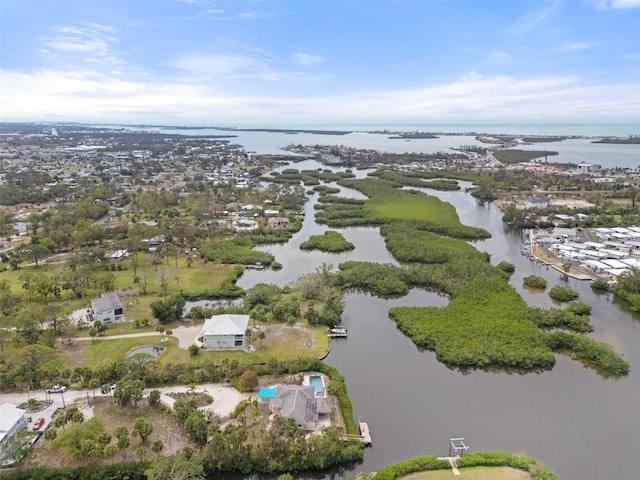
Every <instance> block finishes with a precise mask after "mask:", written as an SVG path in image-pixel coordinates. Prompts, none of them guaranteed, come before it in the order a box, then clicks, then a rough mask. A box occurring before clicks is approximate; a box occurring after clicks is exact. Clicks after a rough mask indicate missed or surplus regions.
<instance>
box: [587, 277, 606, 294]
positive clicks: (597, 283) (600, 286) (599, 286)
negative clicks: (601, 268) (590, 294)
mask: <svg viewBox="0 0 640 480" xmlns="http://www.w3.org/2000/svg"><path fill="white" fill-rule="evenodd" d="M591 288H593V289H594V290H600V291H603V292H608V291H609V282H607V281H606V280H603V279H602V278H598V279H596V280H594V281H593V282H591Z"/></svg>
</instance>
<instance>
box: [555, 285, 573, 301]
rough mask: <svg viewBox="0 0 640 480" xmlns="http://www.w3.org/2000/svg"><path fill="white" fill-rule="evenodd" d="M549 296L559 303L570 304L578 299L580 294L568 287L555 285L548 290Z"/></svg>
mask: <svg viewBox="0 0 640 480" xmlns="http://www.w3.org/2000/svg"><path fill="white" fill-rule="evenodd" d="M549 296H550V297H551V298H553V299H554V300H557V301H559V302H570V301H571V300H575V299H576V298H578V297H579V296H580V294H579V293H578V292H576V291H575V290H574V289H572V288H570V287H563V286H562V285H556V286H555V287H551V290H549Z"/></svg>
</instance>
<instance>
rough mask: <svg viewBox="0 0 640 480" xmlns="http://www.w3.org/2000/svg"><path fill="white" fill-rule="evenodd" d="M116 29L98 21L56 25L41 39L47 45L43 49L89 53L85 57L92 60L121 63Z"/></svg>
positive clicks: (74, 53)
mask: <svg viewBox="0 0 640 480" xmlns="http://www.w3.org/2000/svg"><path fill="white" fill-rule="evenodd" d="M116 35H117V30H115V29H114V28H111V27H109V26H106V25H101V24H98V23H87V24H82V25H80V26H78V25H57V26H54V27H52V28H51V34H50V35H48V36H46V37H43V38H42V39H41V40H42V42H43V43H44V45H45V46H46V47H47V48H46V49H44V51H47V52H52V53H57V54H68V55H90V56H89V57H87V58H85V59H87V60H89V61H93V62H109V63H122V62H123V60H122V59H121V58H120V53H119V52H117V51H116V49H115V45H116V44H117V43H118V38H117V36H116Z"/></svg>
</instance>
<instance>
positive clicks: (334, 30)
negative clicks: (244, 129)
mask: <svg viewBox="0 0 640 480" xmlns="http://www.w3.org/2000/svg"><path fill="white" fill-rule="evenodd" d="M0 120H1V121H82V122H84V121H89V122H123V123H156V124H205V125H223V124H224V125H230V124H235V125H243V124H274V125H277V124H281V125H284V124H296V123H298V124H305V125H311V124H319V125H320V124H328V125H339V124H349V123H355V124H365V123H366V124H394V123H396V124H420V123H422V124H444V123H447V124H455V123H464V124H469V123H477V124H482V123H635V124H640V0H574V1H528V0H502V1H482V0H471V1H462V0H450V1H446V0H441V1H430V0H424V1H401V0H398V1H395V0H386V1H363V0H359V1H340V0H334V1H322V0H318V1H311V0H309V1H289V2H284V1H282V2H281V1H251V2H249V1H240V0H238V1H214V0H211V1H208V0H184V1H180V0H175V1H170V0H153V1H152V0H128V1H125V0H120V1H94V0H76V1H60V0H57V1H55V2H54V1H49V0H42V1H29V0H2V2H1V3H0Z"/></svg>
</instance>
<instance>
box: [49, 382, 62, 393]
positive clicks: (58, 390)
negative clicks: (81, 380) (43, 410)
mask: <svg viewBox="0 0 640 480" xmlns="http://www.w3.org/2000/svg"><path fill="white" fill-rule="evenodd" d="M66 391H67V386H66V385H60V384H59V383H56V384H55V385H54V386H53V387H51V388H48V389H47V393H63V392H66Z"/></svg>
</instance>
